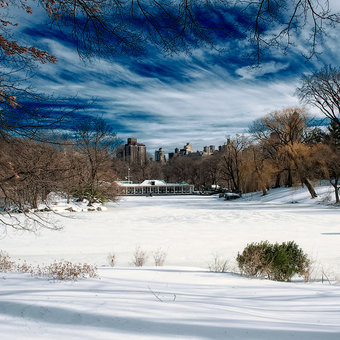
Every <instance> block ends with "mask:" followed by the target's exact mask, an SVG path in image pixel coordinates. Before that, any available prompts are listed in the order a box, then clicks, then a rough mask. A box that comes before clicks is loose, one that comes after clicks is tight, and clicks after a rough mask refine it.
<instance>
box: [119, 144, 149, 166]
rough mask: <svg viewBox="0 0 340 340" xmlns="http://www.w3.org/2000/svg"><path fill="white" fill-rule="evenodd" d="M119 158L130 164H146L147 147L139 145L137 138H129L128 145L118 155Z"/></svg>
mask: <svg viewBox="0 0 340 340" xmlns="http://www.w3.org/2000/svg"><path fill="white" fill-rule="evenodd" d="M117 156H118V157H119V158H121V159H123V160H125V161H127V162H129V163H130V164H133V163H136V164H145V162H146V146H145V145H144V144H140V143H137V138H128V140H127V144H125V145H124V148H122V149H121V150H120V152H118V153H117Z"/></svg>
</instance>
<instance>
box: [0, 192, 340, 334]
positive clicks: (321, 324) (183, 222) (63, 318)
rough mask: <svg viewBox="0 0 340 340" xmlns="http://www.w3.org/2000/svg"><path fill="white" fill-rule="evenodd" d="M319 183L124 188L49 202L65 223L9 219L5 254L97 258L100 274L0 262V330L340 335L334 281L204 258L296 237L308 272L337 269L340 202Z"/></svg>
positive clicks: (334, 273) (339, 293)
mask: <svg viewBox="0 0 340 340" xmlns="http://www.w3.org/2000/svg"><path fill="white" fill-rule="evenodd" d="M317 191H318V193H319V194H320V198H318V199H317V200H311V199H310V198H309V197H308V193H307V192H306V189H300V188H299V189H294V190H291V189H280V190H272V191H271V192H270V193H269V195H268V196H266V197H261V196H260V194H252V195H246V196H245V197H244V198H242V199H241V200H235V201H223V200H222V199H219V198H218V197H215V196H186V197H180V196H172V197H129V198H126V197H125V198H123V199H122V200H121V201H119V202H118V203H115V204H109V205H108V206H107V209H106V210H104V211H86V212H73V213H71V212H67V211H66V212H65V214H67V216H64V217H62V216H54V215H53V214H52V213H46V214H49V215H50V216H51V218H58V219H59V223H61V224H63V226H64V229H63V230H62V231H51V230H40V232H39V233H37V234H30V233H27V232H18V231H13V230H10V229H8V232H7V235H6V236H5V237H3V238H2V239H1V240H0V249H2V250H4V251H6V252H8V253H9V254H10V255H11V257H12V258H13V259H16V260H19V259H22V260H27V262H29V263H33V264H41V263H48V262H51V261H53V260H59V259H65V260H70V261H75V262H87V263H91V264H97V265H98V266H100V268H99V275H100V277H101V279H88V280H81V281H79V282H55V281H49V280H47V279H46V278H33V277H30V276H29V275H27V274H13V273H1V274H0V282H1V283H0V334H1V339H6V340H7V339H8V340H11V339H23V338H25V339H57V338H58V339H71V340H74V339H122V338H127V339H174V338H176V339H278V340H280V339H340V285H339V283H337V282H336V281H332V282H331V284H329V282H328V281H327V280H326V281H324V282H323V283H322V282H320V281H319V280H317V281H315V282H311V283H303V282H301V281H295V282H292V283H279V282H272V281H268V280H257V279H247V278H244V277H240V276H239V275H237V274H232V273H227V274H226V273H211V272H209V271H208V270H207V267H208V265H209V263H211V262H212V260H213V257H214V256H215V255H216V254H217V255H219V256H220V257H221V258H223V259H229V261H230V264H229V266H230V269H233V267H234V265H235V264H234V258H235V256H236V255H237V252H238V251H242V249H243V248H244V247H245V246H246V244H247V243H249V242H254V241H261V240H269V241H271V242H275V241H278V242H282V241H289V240H294V241H295V242H296V243H297V244H299V245H300V246H301V247H302V248H303V249H304V251H305V252H306V253H308V254H310V256H311V257H312V258H313V260H314V261H315V273H314V276H315V278H320V277H321V272H322V271H324V273H325V274H326V275H327V276H328V277H329V278H331V279H336V278H337V277H338V279H339V277H340V222H339V217H340V209H339V208H338V207H335V206H334V205H331V204H329V203H328V201H329V197H330V198H331V200H333V193H332V191H331V189H330V188H328V187H319V188H318V190H317ZM58 206H59V207H64V203H62V202H60V203H58ZM60 210H63V209H60ZM138 246H139V247H140V249H143V250H146V251H148V253H149V260H148V262H147V266H145V267H142V268H134V267H133V266H132V265H131V262H132V255H133V253H134V251H135V249H136V247H138ZM158 249H161V250H162V251H165V252H166V253H167V258H166V263H165V266H164V267H161V268H156V267H154V266H153V257H152V252H154V251H156V250H158ZM112 252H114V253H115V254H116V257H117V267H114V268H111V267H108V266H107V255H108V254H109V253H112Z"/></svg>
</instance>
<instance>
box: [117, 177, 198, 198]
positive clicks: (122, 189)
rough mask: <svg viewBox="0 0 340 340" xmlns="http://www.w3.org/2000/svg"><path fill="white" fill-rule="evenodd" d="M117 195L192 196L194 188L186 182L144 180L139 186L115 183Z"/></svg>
mask: <svg viewBox="0 0 340 340" xmlns="http://www.w3.org/2000/svg"><path fill="white" fill-rule="evenodd" d="M116 183H117V185H118V193H119V195H122V196H144V195H150V196H151V195H155V196H157V195H159V196H160V195H162V196H163V195H192V194H193V192H194V186H193V185H191V184H188V183H186V182H182V183H166V182H165V181H161V180H145V181H144V182H142V183H140V184H136V183H132V182H131V181H117V182H116Z"/></svg>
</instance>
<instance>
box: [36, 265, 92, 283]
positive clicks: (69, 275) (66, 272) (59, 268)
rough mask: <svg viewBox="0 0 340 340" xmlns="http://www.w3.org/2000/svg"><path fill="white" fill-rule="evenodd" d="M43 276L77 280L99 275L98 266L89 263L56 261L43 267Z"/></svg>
mask: <svg viewBox="0 0 340 340" xmlns="http://www.w3.org/2000/svg"><path fill="white" fill-rule="evenodd" d="M41 276H47V277H49V278H52V279H55V280H62V281H68V280H73V281H77V280H78V279H85V278H96V277H98V274H97V268H96V267H94V266H92V265H90V264H87V263H72V262H69V261H59V262H57V261H55V262H53V263H52V264H50V265H48V266H45V267H42V268H41Z"/></svg>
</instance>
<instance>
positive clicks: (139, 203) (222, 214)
mask: <svg viewBox="0 0 340 340" xmlns="http://www.w3.org/2000/svg"><path fill="white" fill-rule="evenodd" d="M303 194H304V195H305V192H303ZM283 195H284V191H281V192H280V195H279V196H278V197H279V198H276V199H275V194H272V196H271V201H270V202H269V199H270V196H269V198H265V199H264V198H261V197H245V199H242V200H237V201H224V200H223V199H219V198H218V197H216V196H169V197H164V196H163V197H123V198H122V199H121V200H120V201H119V202H118V203H115V204H109V205H108V207H107V210H105V211H102V212H80V213H71V214H69V217H67V218H66V217H59V216H58V217H56V216H55V217H54V218H58V219H59V221H60V222H61V223H62V225H63V226H64V229H63V230H62V231H50V230H41V231H40V232H39V233H38V234H36V235H34V234H29V233H27V232H13V231H11V230H9V231H8V234H7V236H6V237H5V238H3V239H2V240H1V241H0V242H1V246H0V249H3V250H6V251H7V252H8V253H10V254H11V255H12V256H13V257H16V258H25V259H27V260H28V261H29V262H33V263H36V262H46V261H48V262H50V261H52V260H54V259H67V260H71V261H87V262H90V263H95V264H97V265H106V264H107V255H108V253H110V252H114V253H115V254H116V256H117V265H119V266H127V265H129V263H130V262H131V258H132V254H133V252H134V250H135V249H136V247H137V246H139V247H140V248H141V249H144V250H146V251H148V252H149V253H151V252H153V251H155V250H157V249H162V250H163V251H165V252H166V253H167V260H166V264H167V265H175V266H194V267H201V268H207V266H208V263H209V262H210V261H211V259H212V257H213V255H214V254H218V255H220V256H221V257H223V258H226V259H229V260H230V261H231V262H233V259H234V258H235V257H236V255H237V253H238V252H239V251H242V250H243V248H244V247H245V246H246V245H247V243H250V242H256V241H261V240H268V241H270V242H276V241H277V242H283V241H290V240H294V241H295V242H296V243H297V244H299V245H300V246H301V247H302V248H303V249H304V251H305V252H306V253H308V254H309V255H310V257H311V258H312V259H313V260H314V261H315V263H316V264H317V267H318V268H319V269H320V266H322V267H323V269H324V270H327V272H328V273H329V272H330V271H332V272H334V273H340V246H339V245H340V222H339V217H340V210H339V209H337V208H334V206H327V205H324V204H322V205H317V204H315V202H313V204H306V202H307V203H309V201H311V200H310V199H308V198H304V199H301V200H300V196H299V192H298V191H297V192H295V193H294V197H293V196H292V194H290V196H289V197H283ZM261 200H262V201H261ZM264 200H267V202H266V201H264ZM296 200H297V201H299V200H300V201H301V202H300V203H296V204H292V203H288V202H289V201H294V202H295V201H296ZM52 215H53V214H52ZM147 264H148V265H153V260H152V257H150V258H149V262H148V263H147Z"/></svg>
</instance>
